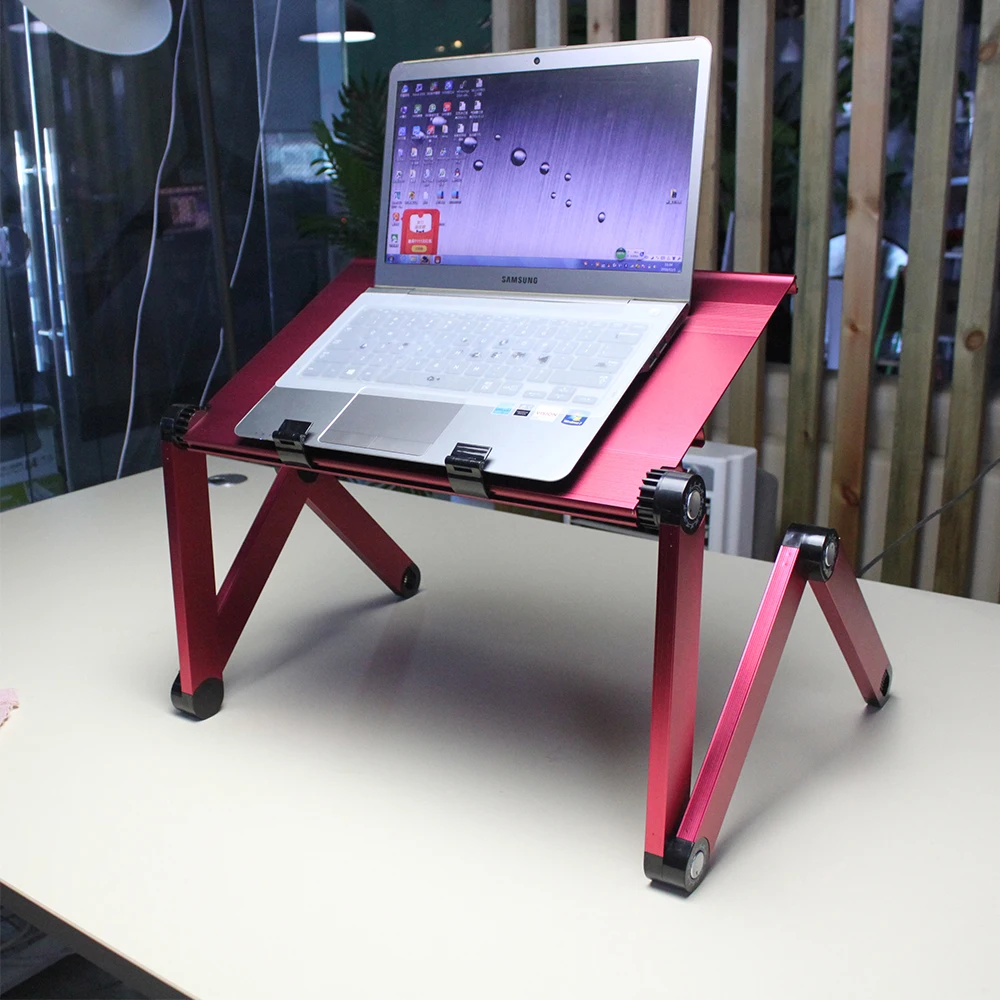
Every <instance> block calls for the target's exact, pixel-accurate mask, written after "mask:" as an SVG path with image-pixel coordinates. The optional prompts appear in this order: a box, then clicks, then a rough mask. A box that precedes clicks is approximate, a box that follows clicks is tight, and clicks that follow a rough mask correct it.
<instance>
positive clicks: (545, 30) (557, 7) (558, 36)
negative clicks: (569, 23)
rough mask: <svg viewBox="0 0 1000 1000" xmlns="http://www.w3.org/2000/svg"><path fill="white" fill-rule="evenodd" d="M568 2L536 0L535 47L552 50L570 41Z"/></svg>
mask: <svg viewBox="0 0 1000 1000" xmlns="http://www.w3.org/2000/svg"><path fill="white" fill-rule="evenodd" d="M568 7H569V4H568V3H567V0H535V45H536V46H538V48H540V49H551V48H555V47H556V46H557V45H565V44H566V42H567V40H568V33H567V28H566V15H567V10H568Z"/></svg>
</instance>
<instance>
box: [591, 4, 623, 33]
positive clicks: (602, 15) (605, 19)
mask: <svg viewBox="0 0 1000 1000" xmlns="http://www.w3.org/2000/svg"><path fill="white" fill-rule="evenodd" d="M620 32H621V0H587V41H588V42H617V41H618V39H619V38H620V37H621V34H620Z"/></svg>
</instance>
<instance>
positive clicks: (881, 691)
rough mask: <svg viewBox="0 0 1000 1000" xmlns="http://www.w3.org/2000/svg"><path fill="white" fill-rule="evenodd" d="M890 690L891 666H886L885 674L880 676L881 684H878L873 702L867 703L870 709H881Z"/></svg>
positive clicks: (887, 698)
mask: <svg viewBox="0 0 1000 1000" xmlns="http://www.w3.org/2000/svg"><path fill="white" fill-rule="evenodd" d="M891 688H892V666H891V665H890V666H887V667H886V668H885V673H884V674H882V683H881V684H879V688H878V694H877V695H876V696H875V698H874V700H871V701H869V702H868V704H869V705H871V707H872V708H881V707H882V706H883V705H884V704H885V703H886V702H887V701H888V700H889V691H890V690H891Z"/></svg>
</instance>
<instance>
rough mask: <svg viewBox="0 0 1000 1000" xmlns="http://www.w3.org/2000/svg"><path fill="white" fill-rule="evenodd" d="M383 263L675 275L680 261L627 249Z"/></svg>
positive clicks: (403, 258) (400, 258)
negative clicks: (621, 252) (604, 253)
mask: <svg viewBox="0 0 1000 1000" xmlns="http://www.w3.org/2000/svg"><path fill="white" fill-rule="evenodd" d="M385 262H386V263H387V264H446V265H447V264H452V265H458V266H463V267H523V268H537V267H544V268H562V269H567V270H581V271H582V270H586V271H653V272H657V273H661V274H679V273H680V272H681V270H682V269H683V263H682V261H681V259H680V257H679V256H677V255H672V254H643V253H641V252H638V253H637V252H636V251H627V252H626V255H625V256H617V255H616V256H615V257H609V258H590V257H588V258H576V257H483V256H478V255H469V254H415V253H410V254H394V253H389V254H386V256H385Z"/></svg>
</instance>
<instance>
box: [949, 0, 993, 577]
mask: <svg viewBox="0 0 1000 1000" xmlns="http://www.w3.org/2000/svg"><path fill="white" fill-rule="evenodd" d="M982 10H983V12H982V22H981V25H982V26H981V28H980V44H979V64H978V69H977V72H976V108H975V119H974V123H973V130H972V155H971V158H970V162H969V190H968V194H967V195H966V205H965V236H964V240H963V244H962V280H961V284H960V285H959V289H958V316H957V319H956V324H955V368H954V374H953V375H952V381H951V405H950V409H949V412H948V444H947V447H946V450H945V459H944V494H943V498H944V500H945V501H947V500H950V499H951V498H952V497H954V496H956V495H957V494H958V493H960V492H961V491H962V490H963V489H964V488H965V487H966V486H967V485H968V484H969V483H970V482H971V481H972V480H973V479H974V478H975V476H976V474H977V473H978V471H979V462H980V457H979V452H980V447H981V443H982V434H983V402H984V394H985V387H986V368H987V361H988V358H989V353H990V352H989V340H990V323H991V319H992V317H993V307H994V301H995V298H996V295H997V256H998V254H997V240H998V238H1000V0H983V9H982ZM977 496H978V492H977V491H973V492H972V493H970V494H969V496H968V497H967V498H966V499H964V500H962V501H960V502H959V503H957V504H956V505H955V506H954V507H952V508H951V509H950V510H947V511H946V512H945V513H944V514H942V515H941V531H940V534H939V536H938V552H937V565H936V567H935V572H934V589H935V590H938V591H941V592H943V593H948V594H964V593H965V592H966V588H967V586H968V580H969V569H970V565H971V557H972V544H973V538H972V529H973V519H974V515H975V512H976V499H977Z"/></svg>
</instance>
